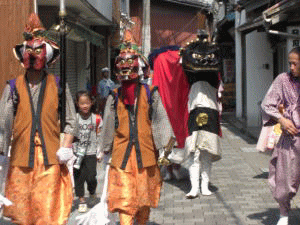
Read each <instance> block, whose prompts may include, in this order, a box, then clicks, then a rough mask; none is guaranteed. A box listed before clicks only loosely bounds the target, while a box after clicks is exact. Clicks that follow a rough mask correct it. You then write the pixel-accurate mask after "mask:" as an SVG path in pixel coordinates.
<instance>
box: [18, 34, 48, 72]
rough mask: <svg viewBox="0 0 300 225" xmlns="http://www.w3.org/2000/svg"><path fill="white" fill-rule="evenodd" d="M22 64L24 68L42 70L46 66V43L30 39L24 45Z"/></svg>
mask: <svg viewBox="0 0 300 225" xmlns="http://www.w3.org/2000/svg"><path fill="white" fill-rule="evenodd" d="M23 64H24V67H25V69H34V70H42V69H43V68H45V66H46V43H45V42H43V41H41V40H40V39H32V40H30V41H27V42H26V44H25V45H24V54H23Z"/></svg>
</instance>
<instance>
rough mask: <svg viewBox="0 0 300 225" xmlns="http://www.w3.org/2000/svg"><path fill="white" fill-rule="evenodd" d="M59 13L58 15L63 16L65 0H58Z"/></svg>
mask: <svg viewBox="0 0 300 225" xmlns="http://www.w3.org/2000/svg"><path fill="white" fill-rule="evenodd" d="M59 9H60V10H59V15H60V16H65V15H66V14H67V13H66V5H65V0H60V8H59Z"/></svg>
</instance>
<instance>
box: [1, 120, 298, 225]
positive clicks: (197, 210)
mask: <svg viewBox="0 0 300 225" xmlns="http://www.w3.org/2000/svg"><path fill="white" fill-rule="evenodd" d="M232 118H233V117H230V118H229V117H226V116H224V117H223V123H222V131H223V138H222V141H221V143H222V155H223V158H222V160H220V161H218V162H216V163H214V165H213V169H212V177H211V190H212V191H213V192H214V194H213V195H212V196H200V198H197V199H193V200H190V199H185V194H186V193H188V191H189V190H190V182H189V180H188V170H187V165H186V164H183V167H182V171H181V172H182V175H183V176H184V177H185V178H184V179H183V180H181V181H176V180H171V181H168V182H164V184H163V189H162V193H161V199H160V203H159V207H158V208H157V209H152V211H151V215H150V222H149V223H148V224H149V225H182V224H184V225H261V224H263V225H274V224H276V222H277V219H278V215H279V210H278V205H277V203H276V202H275V200H274V199H273V197H272V195H271V192H270V189H269V187H268V183H267V176H268V161H269V158H270V156H269V155H267V154H262V153H258V152H257V151H256V149H255V145H256V141H255V140H254V139H253V138H252V137H250V136H247V135H246V134H244V132H243V131H242V130H240V129H239V128H237V127H236V126H234V124H233V123H232ZM228 121H230V123H228ZM103 176H104V171H103V165H102V164H98V177H99V180H100V182H99V185H98V188H97V193H98V196H99V197H100V194H101V191H102V185H103ZM77 204H78V200H75V201H74V207H73V211H72V214H71V216H70V220H69V222H68V225H75V224H76V222H75V217H76V216H77V215H79V213H78V212H77ZM113 218H114V219H115V220H116V221H118V216H117V215H113ZM0 224H3V225H4V224H5V225H6V224H7V225H8V224H10V223H8V222H6V221H4V220H0ZM111 224H118V223H115V222H114V223H111ZM298 224H300V198H299V195H297V196H296V197H295V199H294V200H293V202H292V213H291V216H290V225H298Z"/></svg>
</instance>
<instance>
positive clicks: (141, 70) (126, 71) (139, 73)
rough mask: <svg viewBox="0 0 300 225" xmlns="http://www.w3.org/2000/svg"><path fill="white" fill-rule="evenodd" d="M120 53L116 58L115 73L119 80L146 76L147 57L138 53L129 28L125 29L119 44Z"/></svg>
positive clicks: (148, 70) (148, 71) (148, 67)
mask: <svg viewBox="0 0 300 225" xmlns="http://www.w3.org/2000/svg"><path fill="white" fill-rule="evenodd" d="M119 48H120V53H119V56H118V57H117V58H116V65H115V66H116V71H117V72H116V75H117V78H118V79H119V80H121V81H123V80H133V79H136V78H138V77H139V78H142V79H143V78H144V79H145V78H148V77H149V74H150V66H149V63H148V61H147V59H146V58H145V57H144V56H143V55H142V54H141V53H140V51H139V47H138V46H137V45H136V42H135V41H134V39H133V36H132V33H131V31H130V30H128V29H127V30H125V32H124V38H123V41H122V43H121V44H120V46H119Z"/></svg>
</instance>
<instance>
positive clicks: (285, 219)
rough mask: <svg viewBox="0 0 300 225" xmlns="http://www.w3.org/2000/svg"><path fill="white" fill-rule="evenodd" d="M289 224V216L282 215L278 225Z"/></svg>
mask: <svg viewBox="0 0 300 225" xmlns="http://www.w3.org/2000/svg"><path fill="white" fill-rule="evenodd" d="M288 224H289V217H288V216H280V218H279V220H278V222H277V225H288Z"/></svg>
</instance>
